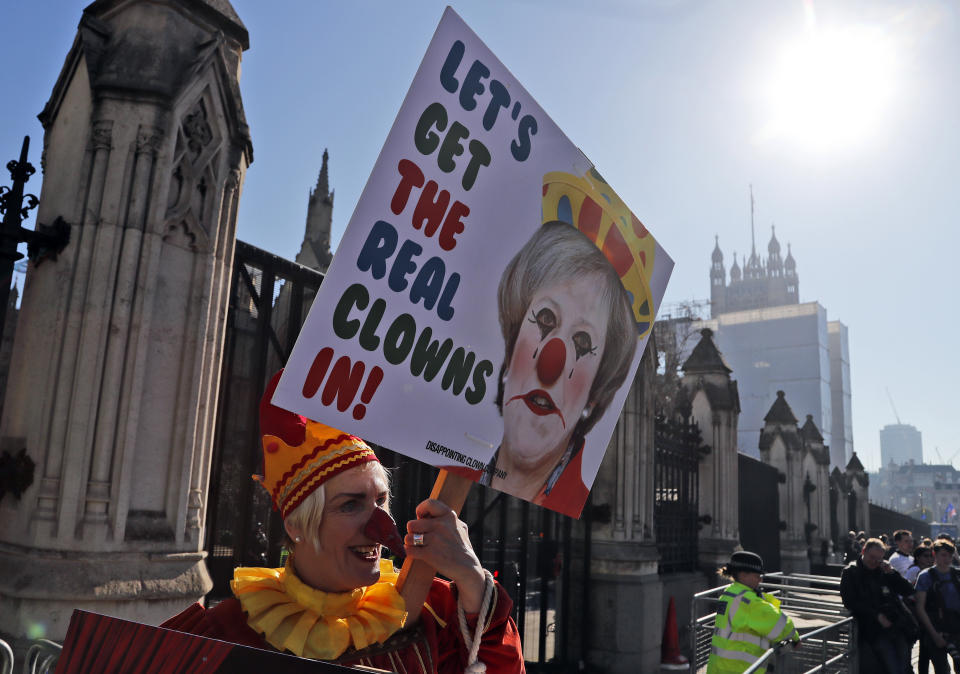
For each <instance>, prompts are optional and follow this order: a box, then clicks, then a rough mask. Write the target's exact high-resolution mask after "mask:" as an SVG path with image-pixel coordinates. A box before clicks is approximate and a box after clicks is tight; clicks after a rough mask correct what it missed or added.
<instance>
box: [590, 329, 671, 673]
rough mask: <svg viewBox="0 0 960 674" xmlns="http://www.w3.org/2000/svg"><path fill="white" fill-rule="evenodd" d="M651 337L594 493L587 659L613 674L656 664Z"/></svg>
mask: <svg viewBox="0 0 960 674" xmlns="http://www.w3.org/2000/svg"><path fill="white" fill-rule="evenodd" d="M653 341H654V340H653V338H651V339H650V341H649V342H648V343H647V349H646V351H645V352H644V354H643V359H642V360H641V362H640V367H639V369H638V370H637V376H636V379H635V380H634V382H633V386H632V387H631V389H630V393H629V395H628V396H627V400H626V403H625V404H624V407H623V412H622V414H621V415H620V420H619V421H618V423H617V427H616V431H615V432H614V435H613V438H612V439H611V440H610V446H609V447H608V448H607V453H606V455H605V456H604V459H603V463H602V464H601V465H600V471H599V473H598V474H597V479H596V481H595V482H594V485H593V490H592V503H593V508H592V513H593V515H594V521H593V529H592V539H591V540H592V544H591V545H592V554H591V564H590V582H591V592H590V607H589V612H590V613H589V616H590V624H591V628H590V634H589V637H588V644H589V646H588V649H587V660H588V662H589V663H590V665H591V666H594V667H597V668H598V669H600V670H602V671H605V672H611V673H617V672H623V673H627V672H652V671H656V670H657V669H658V668H659V666H660V664H659V663H660V640H661V635H662V633H663V617H662V616H663V613H662V610H663V609H662V603H663V590H662V584H661V582H660V577H659V575H658V574H657V565H658V562H659V559H660V555H659V553H658V552H657V546H656V541H655V539H654V522H653V513H654V503H653V477H654V476H653V460H654V453H653V442H654V408H653V403H654V395H653V390H652V386H653V381H654V379H655V376H656V364H655V360H656V356H655V354H656V350H655V349H654V348H653V347H652V346H651V345H652V344H653ZM587 516H590V513H588V514H587Z"/></svg>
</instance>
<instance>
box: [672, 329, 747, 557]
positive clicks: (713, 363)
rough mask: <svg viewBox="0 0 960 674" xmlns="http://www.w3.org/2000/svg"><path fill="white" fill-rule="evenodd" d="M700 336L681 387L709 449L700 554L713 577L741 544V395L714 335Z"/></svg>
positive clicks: (702, 493) (702, 495) (705, 332)
mask: <svg viewBox="0 0 960 674" xmlns="http://www.w3.org/2000/svg"><path fill="white" fill-rule="evenodd" d="M700 334H701V337H700V342H699V343H698V344H697V345H696V346H695V347H694V349H693V351H692V352H691V353H690V357H689V358H688V359H687V360H686V362H685V363H684V364H683V372H684V376H683V379H682V380H681V385H682V387H683V391H684V393H685V395H686V399H687V400H688V401H689V406H690V407H689V409H690V416H691V417H692V418H693V420H694V421H696V422H697V425H699V426H700V431H701V432H702V434H703V441H704V443H705V444H707V445H708V446H709V447H710V453H709V454H707V455H706V456H705V457H704V458H703V460H702V461H701V463H700V493H699V501H700V515H701V520H702V521H705V520H706V519H707V518H709V523H705V524H704V525H703V528H702V529H701V530H700V539H699V541H698V555H699V558H700V566H701V568H703V569H704V571H707V572H708V573H712V572H715V571H716V570H717V569H718V568H720V567H721V566H722V565H723V564H725V563H726V562H727V561H728V560H729V559H730V553H731V552H733V551H734V550H735V549H736V548H737V546H738V545H739V543H740V531H739V523H740V511H739V491H738V489H739V484H740V471H739V462H738V460H737V422H738V419H739V417H740V394H739V393H738V391H737V383H736V382H735V381H731V379H730V373H731V372H733V370H731V369H730V367H729V366H728V365H727V363H726V361H725V360H724V359H723V356H722V355H721V353H720V351H719V350H718V349H717V346H716V344H715V343H714V341H713V331H712V330H710V329H709V328H704V329H703V330H701V331H700Z"/></svg>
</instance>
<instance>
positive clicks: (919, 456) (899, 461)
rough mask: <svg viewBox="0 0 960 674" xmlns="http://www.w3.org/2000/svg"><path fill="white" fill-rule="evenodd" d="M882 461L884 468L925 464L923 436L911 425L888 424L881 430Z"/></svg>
mask: <svg viewBox="0 0 960 674" xmlns="http://www.w3.org/2000/svg"><path fill="white" fill-rule="evenodd" d="M880 460H881V461H883V465H884V466H889V465H890V464H891V463H894V464H896V465H898V466H902V465H904V464H907V463H910V462H911V461H912V462H914V463H917V464H920V463H923V436H922V434H921V433H920V431H918V430H917V429H916V427H914V426H911V425H910V424H887V425H886V426H884V427H883V428H882V429H880Z"/></svg>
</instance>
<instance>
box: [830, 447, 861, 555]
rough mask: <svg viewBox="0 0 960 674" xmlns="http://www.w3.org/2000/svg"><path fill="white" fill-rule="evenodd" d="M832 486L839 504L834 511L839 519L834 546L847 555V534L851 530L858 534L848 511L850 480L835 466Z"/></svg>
mask: <svg viewBox="0 0 960 674" xmlns="http://www.w3.org/2000/svg"><path fill="white" fill-rule="evenodd" d="M830 484H831V485H832V488H833V490H834V491H835V493H836V495H837V502H836V504H835V509H834V510H833V513H834V514H835V515H836V518H837V540H834V545H835V546H837V548H838V551H839V552H840V553H841V554H846V552H847V546H848V544H849V539H848V538H847V533H848V532H849V531H851V530H852V531H854V533H856V529H854V527H855V526H856V524H855V523H854V522H851V521H850V518H849V516H848V510H847V494H848V493H849V492H850V485H849V480H848V479H847V476H846V475H844V474H843V473H841V472H840V469H839V468H837V467H836V466H834V468H833V470H832V471H831V472H830Z"/></svg>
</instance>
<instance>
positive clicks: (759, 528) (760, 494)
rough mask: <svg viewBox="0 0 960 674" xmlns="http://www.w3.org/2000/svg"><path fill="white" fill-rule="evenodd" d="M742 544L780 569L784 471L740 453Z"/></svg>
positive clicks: (772, 566)
mask: <svg viewBox="0 0 960 674" xmlns="http://www.w3.org/2000/svg"><path fill="white" fill-rule="evenodd" d="M737 459H738V461H739V469H740V543H741V544H742V545H743V547H744V549H745V550H751V551H753V552H756V553H757V554H758V555H760V556H761V557H763V565H764V567H765V568H767V569H779V568H780V530H781V527H780V489H779V487H780V471H778V470H777V469H776V468H774V467H773V466H770V465H768V464H766V463H763V462H762V461H760V460H758V459H754V458H752V457H749V456H747V455H746V454H739V455H738V456H737Z"/></svg>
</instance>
